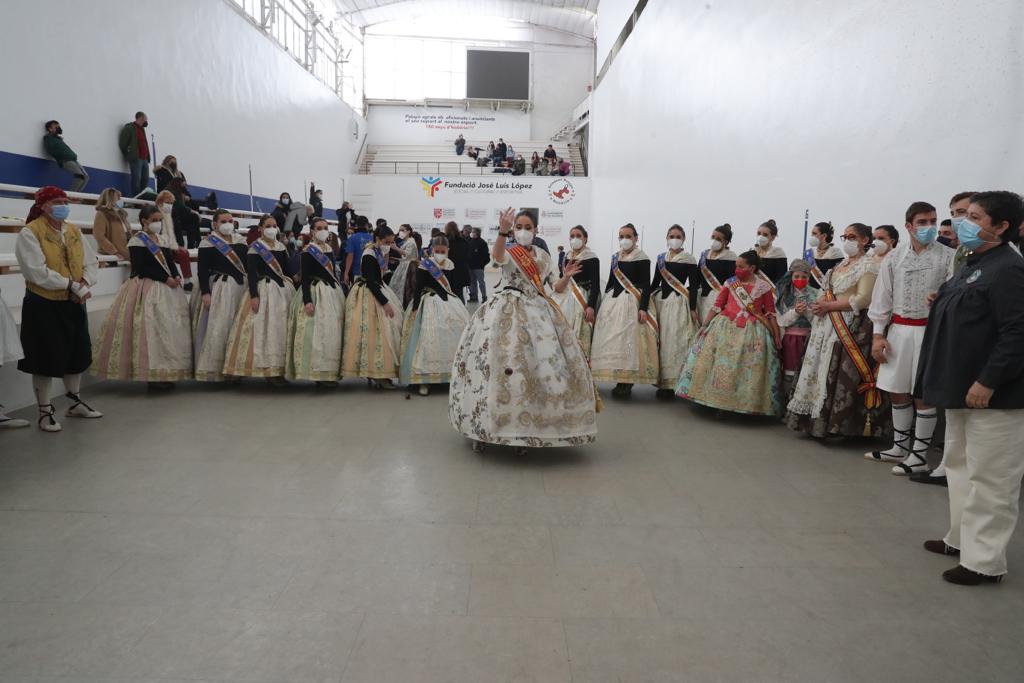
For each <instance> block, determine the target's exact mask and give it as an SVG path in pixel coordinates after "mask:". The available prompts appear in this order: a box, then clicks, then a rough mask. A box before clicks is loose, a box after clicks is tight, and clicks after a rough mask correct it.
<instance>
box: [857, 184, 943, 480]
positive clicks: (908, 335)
mask: <svg viewBox="0 0 1024 683" xmlns="http://www.w3.org/2000/svg"><path fill="white" fill-rule="evenodd" d="M937 223H938V215H937V214H936V211H935V207H934V206H932V205H931V204H929V203H927V202H914V203H913V204H911V205H910V208H908V209H907V214H906V230H907V233H908V235H909V236H910V240H909V241H908V242H905V243H903V242H901V244H900V245H899V246H898V247H897V248H896V251H894V252H893V253H892V255H890V256H889V257H888V258H886V259H885V260H884V261H882V266H881V268H880V270H879V273H878V279H877V280H876V281H875V289H874V291H873V293H872V295H871V306H870V307H869V308H868V318H870V319H871V323H872V325H874V338H873V340H872V344H871V356H872V357H873V358H874V359H875V360H876V361H878V363H879V368H878V380H877V386H878V388H879V389H880V390H882V391H886V392H888V393H889V395H890V398H891V399H892V424H893V431H894V432H895V438H894V443H893V445H892V447H891V448H889V449H887V450H884V451H873V452H871V453H865V455H864V457H865V458H868V459H869V460H875V461H883V462H895V463H897V464H896V465H895V466H894V467H893V468H892V473H893V474H897V475H909V474H913V473H918V472H926V471H927V470H928V449H929V448H930V447H931V444H932V436H933V434H934V432H935V422H936V418H937V415H936V411H935V408H934V407H932V406H926V405H924V404H922V403H921V402H920V401H918V402H917V405H916V411H915V405H914V401H913V398H912V396H911V393H912V392H913V390H914V379H915V377H916V376H917V365H918V361H919V360H920V355H921V343H922V341H923V340H924V330H925V326H926V325H927V324H928V307H929V298H930V295H932V294H934V293H935V292H937V291H938V290H939V287H940V286H941V285H942V283H943V282H945V281H946V277H947V273H948V271H949V268H950V263H951V261H952V259H953V253H954V252H953V250H952V249H950V248H949V247H947V246H945V245H943V244H939V243H938V242H936V238H937V237H938V225H937ZM887 327H888V331H886V328H887ZM911 444H912V445H911Z"/></svg>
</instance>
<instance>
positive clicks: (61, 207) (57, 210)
mask: <svg viewBox="0 0 1024 683" xmlns="http://www.w3.org/2000/svg"><path fill="white" fill-rule="evenodd" d="M50 215H51V216H53V218H54V220H58V221H63V220H67V217H68V216H70V215H71V207H70V206H68V205H67V204H54V205H53V206H52V207H51V208H50Z"/></svg>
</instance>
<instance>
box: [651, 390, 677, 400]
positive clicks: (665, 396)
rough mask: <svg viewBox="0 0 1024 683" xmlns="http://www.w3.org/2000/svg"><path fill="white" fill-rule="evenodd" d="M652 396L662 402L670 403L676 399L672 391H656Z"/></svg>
mask: <svg viewBox="0 0 1024 683" xmlns="http://www.w3.org/2000/svg"><path fill="white" fill-rule="evenodd" d="M654 395H655V396H657V397H658V398H659V399H661V400H662V401H671V400H672V399H674V398H675V397H676V392H674V391H672V390H671V389H658V390H657V391H656V392H654Z"/></svg>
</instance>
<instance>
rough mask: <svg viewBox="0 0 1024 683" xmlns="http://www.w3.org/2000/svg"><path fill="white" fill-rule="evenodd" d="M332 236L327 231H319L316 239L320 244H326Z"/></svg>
mask: <svg viewBox="0 0 1024 683" xmlns="http://www.w3.org/2000/svg"><path fill="white" fill-rule="evenodd" d="M330 236H331V233H330V232H329V231H327V230H317V231H316V239H317V241H318V242H326V241H327V238H328V237H330Z"/></svg>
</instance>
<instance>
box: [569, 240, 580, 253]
mask: <svg viewBox="0 0 1024 683" xmlns="http://www.w3.org/2000/svg"><path fill="white" fill-rule="evenodd" d="M569 248H571V249H572V250H573V251H579V250H580V249H582V248H583V240H582V239H580V238H579V237H573V238H572V239H571V240H569Z"/></svg>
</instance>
